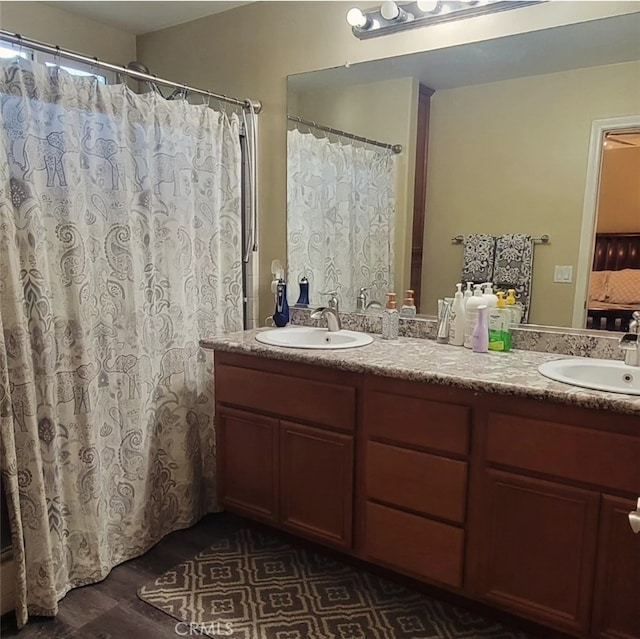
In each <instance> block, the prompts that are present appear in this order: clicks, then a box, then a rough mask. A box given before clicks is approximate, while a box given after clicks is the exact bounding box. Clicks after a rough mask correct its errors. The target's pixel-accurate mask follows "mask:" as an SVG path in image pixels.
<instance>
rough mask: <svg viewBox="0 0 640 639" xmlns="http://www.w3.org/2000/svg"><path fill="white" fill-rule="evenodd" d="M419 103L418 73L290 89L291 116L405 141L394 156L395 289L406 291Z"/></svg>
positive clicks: (346, 303)
mask: <svg viewBox="0 0 640 639" xmlns="http://www.w3.org/2000/svg"><path fill="white" fill-rule="evenodd" d="M417 105H418V83H417V82H416V81H415V80H414V79H413V78H397V79H394V80H386V81H383V82H370V83H367V84H354V85H352V86H347V87H342V88H340V89H333V90H329V89H327V90H314V91H305V92H303V93H298V94H297V95H296V94H293V93H291V92H289V113H291V114H292V115H298V116H299V117H301V118H304V119H307V120H312V121H314V122H318V123H321V124H324V125H327V126H330V127H333V128H336V129H341V130H343V131H349V132H350V133H353V134H355V135H359V136H361V137H365V138H369V139H374V140H379V141H382V142H387V143H389V144H401V145H402V153H400V154H399V155H395V156H394V158H395V167H396V184H397V188H396V219H395V238H394V256H395V259H394V275H395V289H394V290H396V291H402V290H403V288H404V287H405V286H406V282H407V281H408V280H409V267H410V257H411V255H410V247H411V224H412V220H413V183H414V171H415V156H416V151H415V141H416V120H417V114H416V111H417ZM398 297H401V294H398ZM379 301H380V302H382V301H383V300H379ZM341 304H342V307H343V308H345V309H354V308H355V300H341Z"/></svg>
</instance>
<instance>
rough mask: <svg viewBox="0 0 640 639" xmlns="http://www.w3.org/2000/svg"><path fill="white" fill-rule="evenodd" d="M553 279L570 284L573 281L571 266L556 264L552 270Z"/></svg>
mask: <svg viewBox="0 0 640 639" xmlns="http://www.w3.org/2000/svg"><path fill="white" fill-rule="evenodd" d="M553 281H554V282H560V283H562V284H570V283H571V282H572V281H573V266H558V265H556V267H555V269H554V271H553Z"/></svg>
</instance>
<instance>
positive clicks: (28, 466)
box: [0, 61, 242, 624]
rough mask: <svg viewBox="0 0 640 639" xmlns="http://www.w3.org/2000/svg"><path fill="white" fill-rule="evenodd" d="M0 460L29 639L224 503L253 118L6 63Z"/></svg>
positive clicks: (2, 70)
mask: <svg viewBox="0 0 640 639" xmlns="http://www.w3.org/2000/svg"><path fill="white" fill-rule="evenodd" d="M0 125H1V126H0V329H1V330H0V420H1V427H2V431H1V440H0V443H1V446H0V455H1V462H2V473H3V481H4V485H5V489H6V490H7V501H8V506H9V512H10V523H11V529H12V541H13V552H14V559H15V563H16V571H17V590H18V600H17V602H16V611H17V616H18V621H19V624H23V623H24V622H25V621H26V618H27V614H44V615H54V614H55V613H56V611H57V601H58V600H59V599H60V598H61V597H63V596H64V594H65V593H66V592H67V591H68V590H69V589H71V588H73V587H76V586H81V585H83V584H88V583H92V582H95V581H98V580H100V579H102V578H103V577H105V576H106V575H107V573H108V572H109V570H110V569H111V568H112V567H113V566H114V565H116V564H118V563H120V562H122V561H125V560H127V559H130V558H132V557H135V556H137V555H140V554H141V553H143V552H145V551H146V550H147V549H148V548H149V547H150V546H152V545H153V544H154V543H155V542H157V541H158V540H159V539H160V538H161V537H162V536H163V535H165V534H167V533H168V532H170V531H172V530H176V529H178V528H181V527H186V526H189V525H191V524H192V523H194V522H195V521H197V520H198V519H199V518H200V517H201V516H202V515H203V514H204V513H206V512H210V511H212V510H215V509H216V508H217V504H216V502H215V466H214V459H215V450H214V433H213V415H212V412H213V386H212V384H213V378H212V375H213V372H212V361H211V359H210V358H208V357H207V356H206V355H205V353H204V351H202V350H201V349H200V348H199V346H198V340H199V339H200V338H203V337H205V336H208V335H212V334H215V333H221V332H223V331H230V330H239V329H241V328H242V323H241V316H242V305H241V304H242V286H241V254H240V251H241V222H240V145H239V135H238V128H239V127H238V120H237V117H236V116H231V117H227V116H226V115H225V114H221V113H217V112H215V111H213V110H211V109H209V108H207V107H205V106H204V105H203V106H192V105H189V104H187V103H186V102H185V101H175V102H174V101H172V102H167V101H165V100H163V99H162V98H161V97H159V96H158V95H156V94H155V93H151V94H147V95H136V94H134V93H133V92H131V91H130V90H129V89H128V88H126V87H125V86H123V85H112V86H104V85H101V84H99V83H97V82H96V81H95V79H94V78H78V77H72V76H70V75H68V74H67V73H66V72H65V71H62V70H59V69H57V68H51V69H48V68H46V67H44V66H40V65H36V64H30V63H28V62H25V61H20V62H19V63H18V62H15V61H14V62H11V63H8V62H5V63H2V64H1V65H0Z"/></svg>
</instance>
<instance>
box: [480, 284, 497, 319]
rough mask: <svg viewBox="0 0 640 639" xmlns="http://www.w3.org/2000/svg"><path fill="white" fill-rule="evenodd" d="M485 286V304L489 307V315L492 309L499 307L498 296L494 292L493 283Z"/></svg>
mask: <svg viewBox="0 0 640 639" xmlns="http://www.w3.org/2000/svg"><path fill="white" fill-rule="evenodd" d="M482 286H484V294H483V297H484V303H485V304H486V305H487V308H488V309H489V311H488V312H489V313H490V312H491V309H492V308H496V307H497V306H498V296H497V295H496V294H495V293H494V292H493V284H492V283H491V282H487V283H486V284H483V285H482Z"/></svg>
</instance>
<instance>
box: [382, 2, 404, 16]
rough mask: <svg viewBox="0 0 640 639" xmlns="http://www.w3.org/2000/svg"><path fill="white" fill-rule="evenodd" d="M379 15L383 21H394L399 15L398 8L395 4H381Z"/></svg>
mask: <svg viewBox="0 0 640 639" xmlns="http://www.w3.org/2000/svg"><path fill="white" fill-rule="evenodd" d="M380 14H381V15H382V17H383V18H384V19H385V20H396V19H397V18H398V16H399V15H400V7H399V6H398V5H397V4H396V3H395V2H383V3H382V6H381V7H380Z"/></svg>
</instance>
